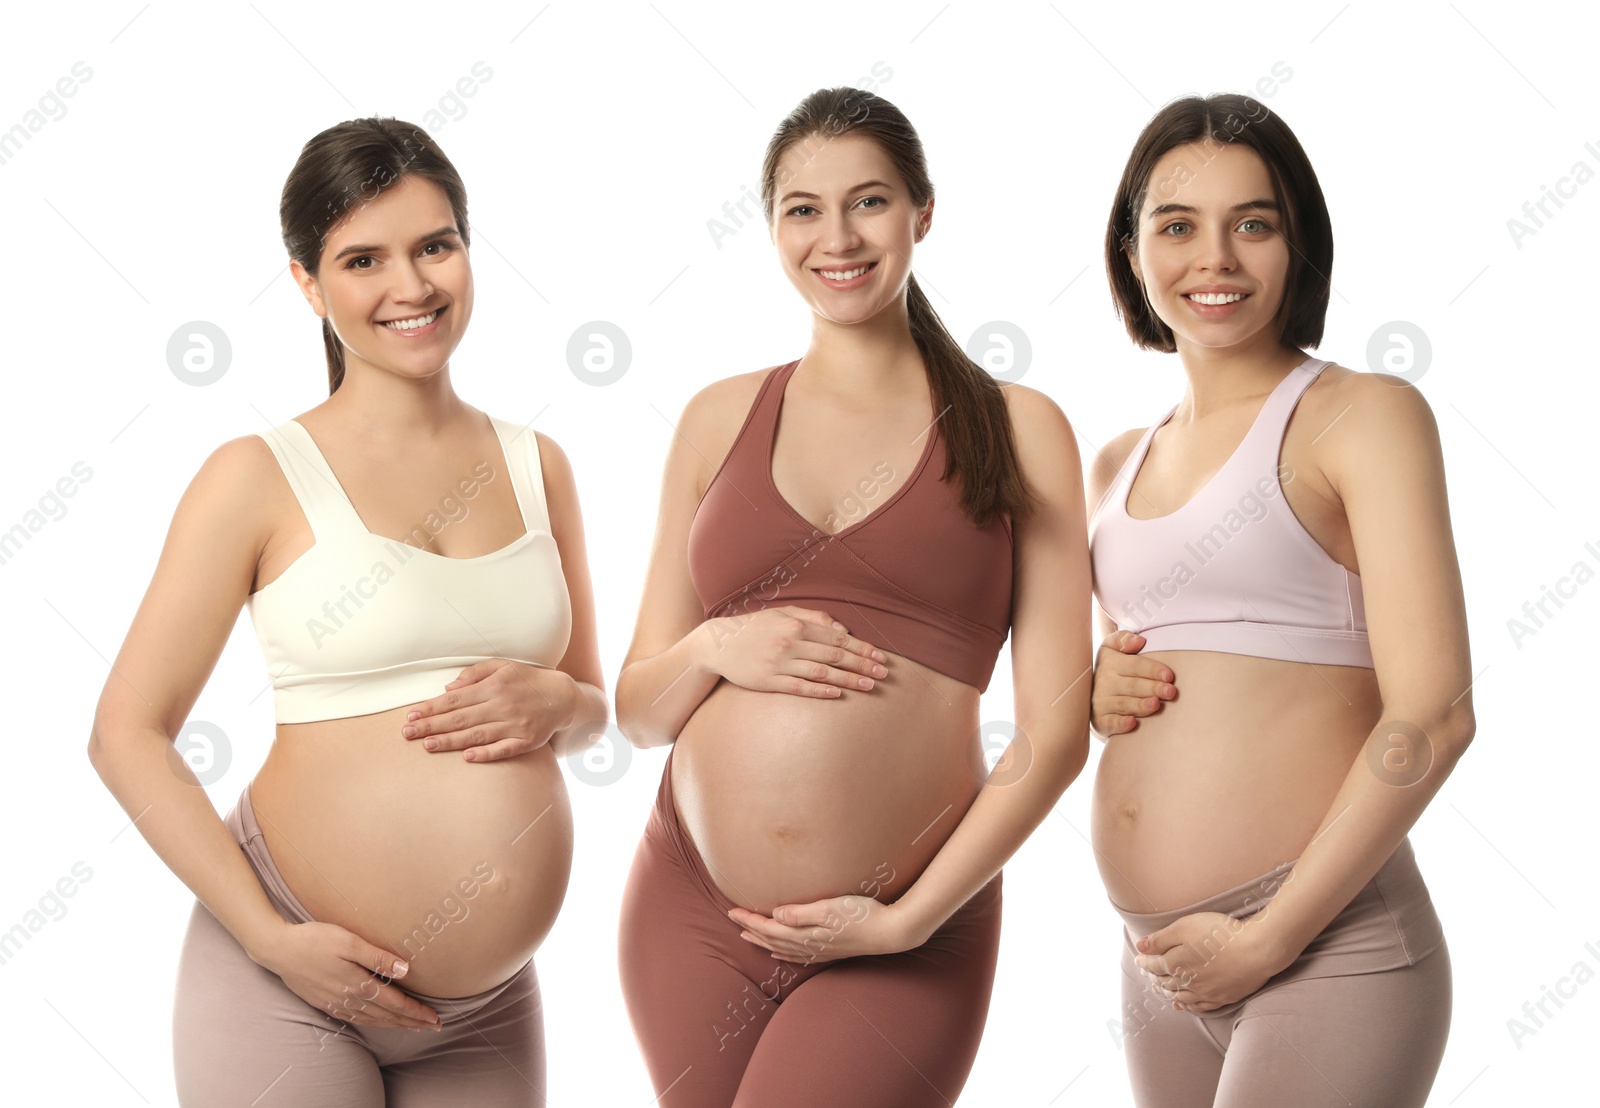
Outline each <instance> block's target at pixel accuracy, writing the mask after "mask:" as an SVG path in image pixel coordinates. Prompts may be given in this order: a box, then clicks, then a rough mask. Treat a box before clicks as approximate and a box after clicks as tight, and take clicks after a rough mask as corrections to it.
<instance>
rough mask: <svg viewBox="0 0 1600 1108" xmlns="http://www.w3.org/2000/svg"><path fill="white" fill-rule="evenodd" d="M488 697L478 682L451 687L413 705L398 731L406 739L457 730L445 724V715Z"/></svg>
mask: <svg viewBox="0 0 1600 1108" xmlns="http://www.w3.org/2000/svg"><path fill="white" fill-rule="evenodd" d="M488 699H489V695H488V693H487V692H486V691H485V689H484V688H483V686H482V684H479V683H474V684H471V685H464V686H462V687H461V688H459V689H452V690H450V691H449V692H447V693H444V694H443V695H441V696H436V697H434V698H433V699H432V700H424V701H423V702H422V703H421V704H417V705H415V706H413V707H412V709H411V711H409V712H407V713H406V722H405V723H404V724H403V725H401V728H400V733H401V734H403V735H405V736H406V738H408V739H415V738H421V737H422V736H423V735H428V734H437V733H438V732H440V731H454V730H457V727H456V726H448V725H447V717H449V716H450V715H451V714H452V713H457V712H460V711H461V710H463V709H465V708H471V707H474V706H475V705H478V704H482V703H483V702H484V701H486V700H488ZM458 726H459V725H458Z"/></svg>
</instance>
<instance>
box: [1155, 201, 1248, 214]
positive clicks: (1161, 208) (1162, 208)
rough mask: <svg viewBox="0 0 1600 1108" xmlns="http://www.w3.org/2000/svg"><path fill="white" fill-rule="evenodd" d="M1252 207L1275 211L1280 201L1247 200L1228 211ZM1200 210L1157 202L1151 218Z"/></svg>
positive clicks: (1192, 212) (1194, 212)
mask: <svg viewBox="0 0 1600 1108" xmlns="http://www.w3.org/2000/svg"><path fill="white" fill-rule="evenodd" d="M1252 208H1265V209H1266V210H1268V211H1273V212H1275V211H1277V210H1278V202H1277V201H1276V200H1246V201H1245V202H1244V203H1243V204H1235V205H1234V206H1233V207H1231V208H1229V209H1228V211H1230V212H1244V211H1249V210H1250V209H1252ZM1199 210H1200V209H1198V208H1193V207H1190V206H1189V205H1188V204H1157V205H1156V206H1155V207H1153V208H1151V209H1150V218H1154V217H1156V216H1158V215H1167V214H1169V213H1171V212H1183V213H1185V214H1188V215H1193V214H1196V213H1197V212H1198V211H1199Z"/></svg>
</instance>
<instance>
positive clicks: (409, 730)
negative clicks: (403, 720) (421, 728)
mask: <svg viewBox="0 0 1600 1108" xmlns="http://www.w3.org/2000/svg"><path fill="white" fill-rule="evenodd" d="M400 733H401V734H402V735H404V736H405V737H406V738H408V739H414V738H416V737H417V729H416V728H415V727H411V726H406V727H402V728H400Z"/></svg>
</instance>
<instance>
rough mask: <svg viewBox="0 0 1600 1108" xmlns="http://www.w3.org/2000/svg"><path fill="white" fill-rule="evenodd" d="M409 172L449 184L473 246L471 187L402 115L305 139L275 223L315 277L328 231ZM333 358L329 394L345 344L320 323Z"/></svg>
mask: <svg viewBox="0 0 1600 1108" xmlns="http://www.w3.org/2000/svg"><path fill="white" fill-rule="evenodd" d="M407 177H421V178H424V179H425V180H429V181H432V182H433V183H434V184H436V185H438V186H439V187H440V188H441V189H443V190H444V194H445V198H446V199H447V200H448V201H449V202H450V210H451V212H453V213H454V214H455V219H456V229H457V230H459V231H460V232H461V245H462V246H467V247H470V246H471V245H472V240H471V235H470V233H469V230H468V228H467V190H466V186H464V185H463V184H462V183H461V177H460V175H459V174H458V173H456V167H455V166H453V165H451V164H450V159H449V158H447V157H445V156H444V151H443V150H441V149H439V144H438V143H436V142H434V141H433V138H432V136H430V135H429V134H428V133H427V132H426V131H424V130H423V129H422V128H420V127H417V126H414V125H412V124H410V123H406V122H404V121H403V120H399V119H387V118H377V117H373V118H368V119H350V120H346V121H345V122H343V123H340V124H338V125H336V126H333V127H329V128H328V129H327V130H326V131H323V132H322V133H321V134H319V135H317V136H316V137H315V138H313V139H312V140H311V141H310V142H308V143H306V144H305V146H304V147H302V148H301V150H300V157H299V158H298V159H297V160H296V161H295V163H294V168H293V169H292V170H290V171H289V179H288V180H286V181H285V182H284V183H283V197H282V199H281V200H280V201H279V204H278V222H279V225H280V226H281V229H282V231H283V245H284V249H286V250H288V251H289V257H291V258H293V259H294V260H295V261H297V262H299V263H300V264H301V265H302V266H304V267H305V270H306V272H307V273H309V274H311V275H312V276H313V277H315V276H316V275H317V268H318V266H319V265H320V264H321V262H322V248H323V245H324V243H326V242H327V240H328V235H329V233H330V232H332V230H333V228H334V227H336V226H337V225H338V224H339V221H340V220H342V219H343V218H344V217H345V216H347V215H349V214H350V212H352V211H353V210H354V209H355V208H357V207H359V206H360V205H362V204H365V203H367V202H368V201H370V200H373V199H375V198H376V197H377V196H378V194H379V193H381V192H382V191H383V190H384V189H387V188H391V187H393V186H394V185H396V184H399V183H400V182H401V181H402V180H404V179H405V178H407ZM322 345H323V350H324V352H325V353H326V355H327V358H328V395H329V396H332V395H333V394H334V392H335V391H336V390H337V389H338V388H339V385H340V384H341V383H343V381H344V346H343V345H342V344H341V343H340V342H339V336H337V335H335V334H334V333H333V325H332V324H330V323H329V322H328V321H327V320H326V319H324V320H323V321H322Z"/></svg>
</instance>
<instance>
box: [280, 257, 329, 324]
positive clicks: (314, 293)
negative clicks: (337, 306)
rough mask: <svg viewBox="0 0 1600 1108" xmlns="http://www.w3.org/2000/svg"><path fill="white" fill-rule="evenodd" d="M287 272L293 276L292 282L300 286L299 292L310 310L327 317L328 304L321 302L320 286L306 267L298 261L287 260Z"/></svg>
mask: <svg viewBox="0 0 1600 1108" xmlns="http://www.w3.org/2000/svg"><path fill="white" fill-rule="evenodd" d="M289 273H290V275H291V276H292V277H294V283H295V284H297V285H299V286H300V293H301V295H303V296H304V297H305V298H306V303H307V304H310V305H311V310H312V311H314V312H316V313H317V314H318V315H319V316H321V317H322V318H323V319H327V318H328V306H327V305H326V304H324V303H323V302H322V286H321V285H319V284H318V283H317V279H316V278H315V277H313V276H311V274H309V273H307V272H306V267H305V266H303V265H301V264H300V263H299V262H298V261H293V260H291V261H290V262H289Z"/></svg>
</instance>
